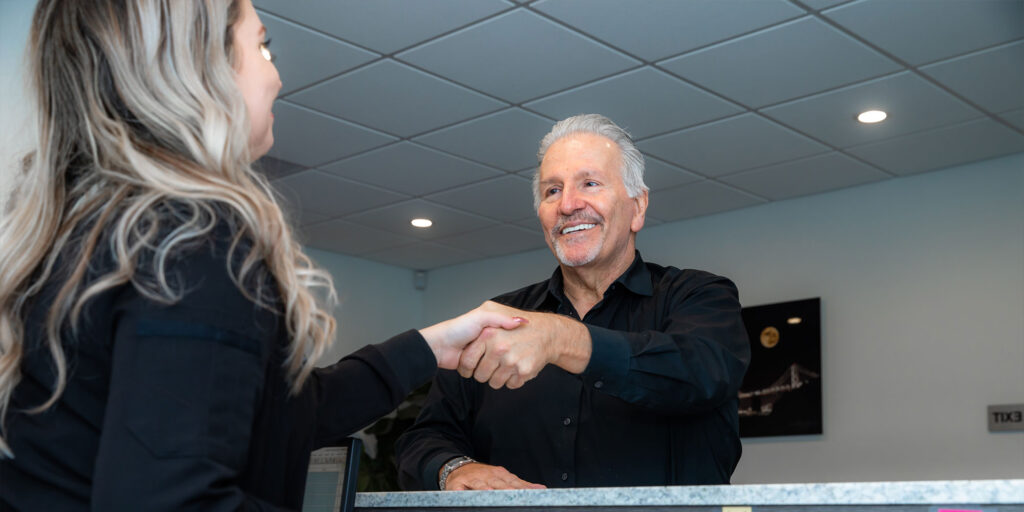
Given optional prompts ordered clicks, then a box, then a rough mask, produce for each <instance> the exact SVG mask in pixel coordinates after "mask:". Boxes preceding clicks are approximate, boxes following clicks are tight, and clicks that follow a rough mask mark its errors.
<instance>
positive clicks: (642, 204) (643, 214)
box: [629, 190, 649, 233]
mask: <svg viewBox="0 0 1024 512" xmlns="http://www.w3.org/2000/svg"><path fill="white" fill-rule="evenodd" d="M648 199H649V197H648V192H647V191H646V190H644V191H643V192H641V193H639V194H637V195H636V197H634V198H633V204H635V205H636V211H635V212H634V213H633V220H632V221H631V222H630V223H629V229H631V230H632V231H633V232H634V233H638V232H640V230H641V229H643V227H644V220H645V219H646V218H647V200H648Z"/></svg>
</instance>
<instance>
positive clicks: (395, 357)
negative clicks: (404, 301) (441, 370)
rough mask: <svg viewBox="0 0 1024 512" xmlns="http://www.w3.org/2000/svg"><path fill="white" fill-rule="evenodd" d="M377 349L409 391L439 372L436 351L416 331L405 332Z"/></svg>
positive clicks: (379, 345)
mask: <svg viewBox="0 0 1024 512" xmlns="http://www.w3.org/2000/svg"><path fill="white" fill-rule="evenodd" d="M375 348H376V349H377V351H378V352H380V354H381V355H382V356H384V360H385V361H387V363H388V366H390V367H391V369H392V370H393V371H394V374H395V377H397V378H398V381H399V382H400V383H401V385H402V386H403V387H404V388H405V389H407V390H409V391H411V390H413V389H416V388H418V387H420V386H422V385H423V384H424V383H425V382H427V381H428V380H430V379H431V378H432V377H433V376H434V372H436V371H437V359H436V358H435V357H434V351H432V350H430V346H428V345H427V340H425V339H423V336H421V335H420V332H419V331H417V330H416V329H410V330H408V331H405V332H403V333H402V334H399V335H397V336H395V337H393V338H391V339H389V340H387V341H385V342H384V343H380V344H378V345H376V346H375Z"/></svg>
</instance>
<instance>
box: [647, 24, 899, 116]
mask: <svg viewBox="0 0 1024 512" xmlns="http://www.w3.org/2000/svg"><path fill="white" fill-rule="evenodd" d="M660 65H661V67H663V68H665V69H668V70H669V71H672V72H673V73H675V74H676V75H679V76H681V77H683V78H685V79H687V80H692V81H694V82H696V83H698V84H701V85H703V86H705V87H708V88H711V89H713V90H715V91H717V92H719V93H721V94H723V95H725V96H727V97H729V98H731V99H733V100H736V101H738V102H740V103H742V104H744V105H747V106H750V107H761V106H764V105H769V104H772V103H778V102H780V101H785V100H788V99H792V98H796V97H799V96H803V95H806V94H813V93H815V92H818V91H823V90H825V89H829V88H832V87H837V86H841V85H845V84H849V83H853V82H859V81H861V80H867V79H869V78H874V77H877V76H881V75H885V74H888V73H892V72H893V71H897V70H899V69H900V66H899V65H898V64H896V63H895V62H893V61H892V60H890V59H888V58H886V57H884V56H882V55H881V54H879V53H877V52H875V51H874V50H871V49H870V48H868V47H866V46H864V45H862V44H861V43H859V42H857V41H855V40H853V39H851V38H850V37H849V36H847V35H845V34H843V33H842V32H839V31H838V30H835V29H834V28H832V27H829V26H828V25H826V24H825V23H823V22H821V21H819V20H817V19H814V18H811V17H806V18H803V19H800V20H797V21H793V22H790V23H786V24H784V25H779V26H777V27H773V28H770V29H767V30H763V31H761V32H757V33H754V34H751V35H748V36H744V37H741V38H738V39H735V40H732V41H728V42H726V43H722V44H719V45H715V46H712V47H710V48H706V49H703V50H699V51H696V52H694V53H690V54H687V55H683V56H681V57H678V58H675V59H671V60H667V61H664V62H661V63H660Z"/></svg>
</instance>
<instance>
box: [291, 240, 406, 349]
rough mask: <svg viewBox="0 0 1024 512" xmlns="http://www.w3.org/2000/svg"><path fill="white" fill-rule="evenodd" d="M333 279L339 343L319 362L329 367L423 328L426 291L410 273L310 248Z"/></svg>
mask: <svg viewBox="0 0 1024 512" xmlns="http://www.w3.org/2000/svg"><path fill="white" fill-rule="evenodd" d="M306 252H307V254H309V256H310V258H312V259H313V260H314V261H315V262H316V263H317V264H318V265H320V266H321V267H322V268H324V269H326V270H327V271H329V272H330V273H331V275H332V276H333V277H334V288H335V289H336V290H337V291H338V299H339V306H338V309H337V311H335V314H334V318H335V319H336V320H337V321H338V331H337V332H338V334H337V342H336V343H335V345H334V347H333V348H332V350H331V351H330V352H329V353H327V354H326V355H325V356H324V357H323V358H322V359H321V360H320V363H321V364H331V363H333V362H335V361H337V360H338V359H340V358H341V357H342V356H344V355H346V354H349V353H351V352H353V351H355V350H357V349H359V348H360V347H362V346H364V345H366V344H368V343H380V342H382V341H385V340H387V339H388V338H390V337H392V336H394V335H396V334H398V333H400V332H403V331H406V330H408V329H418V328H420V327H424V325H423V302H424V301H423V292H420V291H417V290H416V289H415V288H414V287H413V279H412V278H413V272H412V270H409V269H405V268H399V267H395V266H391V265H385V264H382V263H375V262H372V261H367V260H363V259H359V258H354V257H351V256H344V255H341V254H335V253H332V252H327V251H320V250H317V249H306Z"/></svg>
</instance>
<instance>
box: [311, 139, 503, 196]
mask: <svg viewBox="0 0 1024 512" xmlns="http://www.w3.org/2000/svg"><path fill="white" fill-rule="evenodd" d="M320 169H321V170H323V171H327V172H329V173H332V174H337V175H338V176H344V177H346V178H351V179H354V180H356V181H361V182H364V183H369V184H371V185H377V186H378V187H383V188H387V189H391V190H395V191H398V192H401V193H403V194H408V195H410V196H421V195H424V194H429V193H431V192H437V191H439V190H444V189H447V188H451V187H456V186H459V185H465V184H467V183H472V182H474V181H480V180H484V179H488V178H494V177H496V176H500V175H502V174H504V173H502V172H501V171H498V170H495V169H492V168H490V167H486V166H483V165H480V164H477V163H473V162H470V161H468V160H464V159H462V158H458V157H454V156H451V155H447V154H444V153H441V152H439V151H436V150H433V149H430V148H426V147H423V146H420V145H419V144H414V143H412V142H399V143H398V144H392V145H390V146H384V147H383V148H380V149H375V150H373V151H370V152H369V153H363V154H361V155H357V156H354V157H351V158H346V159H344V160H341V161H339V162H336V163H333V164H330V165H327V166H324V167H321V168H320Z"/></svg>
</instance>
